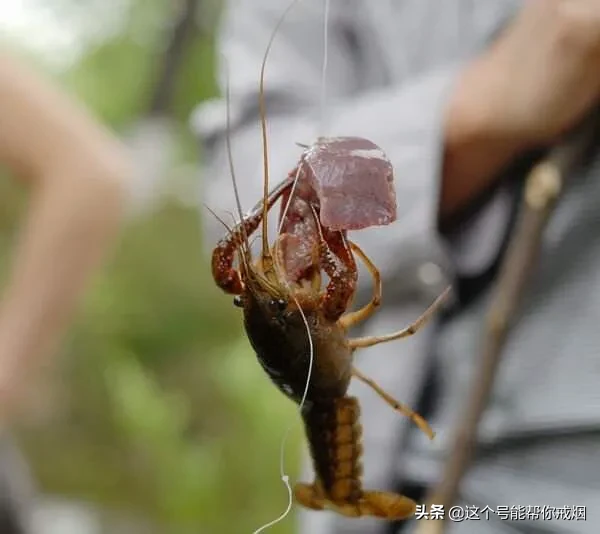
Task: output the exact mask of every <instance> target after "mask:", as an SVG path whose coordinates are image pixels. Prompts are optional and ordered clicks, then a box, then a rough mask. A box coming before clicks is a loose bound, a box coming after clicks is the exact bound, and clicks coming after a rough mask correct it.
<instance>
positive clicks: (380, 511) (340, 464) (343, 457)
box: [294, 397, 416, 520]
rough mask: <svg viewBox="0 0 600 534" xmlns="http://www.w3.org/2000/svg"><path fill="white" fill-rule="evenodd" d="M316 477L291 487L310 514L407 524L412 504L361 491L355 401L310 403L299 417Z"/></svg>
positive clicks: (383, 493) (399, 497) (398, 497)
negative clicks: (327, 512)
mask: <svg viewBox="0 0 600 534" xmlns="http://www.w3.org/2000/svg"><path fill="white" fill-rule="evenodd" d="M303 419H304V426H305V429H306V435H307V437H308V442H309V448H310V453H311V456H312V459H313V463H314V467H315V473H316V478H315V482H314V483H313V484H296V486H295V488H294V494H295V496H296V500H297V501H298V502H299V503H300V504H302V505H303V506H305V507H307V508H310V509H313V510H324V509H326V508H328V509H331V510H334V511H336V512H338V513H339V514H342V515H345V516H348V517H360V516H374V517H380V518H385V519H396V520H397V519H407V518H409V517H411V516H412V515H413V514H414V513H415V511H416V503H415V502H414V501H413V500H412V499H409V498H408V497H404V496H403V495H398V494H395V493H390V492H386V491H368V490H364V489H363V487H362V463H361V457H362V444H361V437H362V426H361V424H360V421H359V419H360V406H359V404H358V399H356V398H355V397H342V398H337V399H331V400H328V401H325V402H320V403H315V404H313V405H312V406H311V407H310V409H308V408H307V410H306V411H305V412H304V414H303Z"/></svg>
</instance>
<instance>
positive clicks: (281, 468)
mask: <svg viewBox="0 0 600 534" xmlns="http://www.w3.org/2000/svg"><path fill="white" fill-rule="evenodd" d="M324 18H325V21H324V30H323V32H324V50H323V68H322V81H321V104H320V105H321V127H320V129H321V130H323V129H324V123H325V120H324V116H325V103H326V91H325V78H326V73H327V55H328V44H327V42H328V40H329V39H328V32H329V30H328V28H329V0H325V17H324ZM301 168H302V163H300V165H298V170H297V171H296V176H295V177H294V183H293V185H292V189H291V190H290V195H289V197H288V201H287V203H286V206H285V208H284V210H283V213H282V216H281V223H280V225H279V229H278V231H277V234H280V233H281V229H282V225H283V221H284V220H285V217H286V215H287V212H288V210H289V207H290V204H291V201H292V198H293V195H294V193H295V190H296V186H297V184H298V180H299V178H300V171H301ZM292 298H293V300H294V302H295V304H296V306H297V308H298V311H299V312H300V315H301V316H302V321H303V323H304V326H305V327H306V334H307V336H308V344H309V364H308V373H307V376H306V384H305V386H304V393H303V394H302V399H301V400H300V404H299V406H298V413H299V414H300V415H302V410H303V409H304V405H305V404H306V398H307V396H308V388H309V387H310V380H311V376H312V368H313V361H314V345H313V340H312V336H311V333H310V325H309V324H308V319H307V318H306V315H305V313H304V311H303V310H302V308H301V307H300V303H299V302H298V299H297V298H296V297H295V296H294V295H293V294H292ZM293 425H294V423H291V424H290V426H289V427H288V428H287V430H286V431H285V434H284V435H283V437H282V439H281V445H280V454H279V474H280V476H281V481H282V482H283V484H284V485H285V487H286V489H287V493H288V504H287V506H286V509H285V510H284V511H283V513H282V514H281V515H279V517H277V518H275V519H274V520H272V521H270V522H268V523H266V524H265V525H263V526H262V527H260V528H259V529H257V530H255V531H254V532H253V534H260V533H261V532H263V531H264V530H267V529H268V528H271V527H272V526H275V525H276V524H277V523H280V522H281V521H283V520H284V519H285V518H286V517H287V516H288V514H289V513H290V511H291V509H292V505H293V495H292V488H291V486H290V477H289V476H288V475H287V474H286V472H285V446H286V443H287V439H288V437H289V434H290V432H291V431H292V428H293Z"/></svg>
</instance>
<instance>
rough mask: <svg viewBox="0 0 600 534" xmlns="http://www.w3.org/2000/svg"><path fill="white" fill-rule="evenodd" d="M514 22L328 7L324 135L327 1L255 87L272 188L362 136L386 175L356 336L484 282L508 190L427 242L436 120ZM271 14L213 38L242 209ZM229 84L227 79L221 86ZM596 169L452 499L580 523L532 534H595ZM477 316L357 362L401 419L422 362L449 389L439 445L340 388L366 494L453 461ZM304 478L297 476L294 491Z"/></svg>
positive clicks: (444, 8) (209, 167)
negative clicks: (395, 403) (555, 514)
mask: <svg viewBox="0 0 600 534" xmlns="http://www.w3.org/2000/svg"><path fill="white" fill-rule="evenodd" d="M519 5H520V2H518V1H516V0H486V1H481V0H479V1H474V0H444V1H443V2H440V1H434V0H369V1H368V2H367V1H364V0H363V1H359V0H344V1H333V2H331V12H330V26H329V40H328V45H329V55H328V72H327V85H326V87H327V106H326V114H325V121H323V116H322V115H321V114H320V107H319V102H320V98H321V65H322V54H323V32H322V26H323V2H322V1H321V0H319V1H316V0H305V1H304V2H300V3H299V4H298V5H296V6H295V7H294V9H293V10H292V12H290V14H289V17H288V19H287V20H286V22H284V24H283V25H282V27H281V29H280V32H279V34H278V35H277V37H276V39H275V41H274V44H273V48H272V53H271V55H270V58H269V62H268V65H267V68H266V80H265V88H266V96H267V108H268V129H269V162H270V176H271V177H272V180H273V184H274V183H276V182H278V181H280V180H281V179H282V178H283V177H284V176H286V174H287V173H288V172H289V171H290V170H291V169H292V168H293V167H294V165H295V163H296V162H297V160H298V157H299V155H300V151H301V149H300V148H299V147H298V146H297V145H296V144H295V143H296V142H301V143H310V142H311V141H312V140H314V139H315V138H316V137H317V136H318V135H323V134H326V135H357V136H361V137H366V138H368V139H370V140H372V141H374V142H375V143H377V144H378V145H379V146H381V147H382V148H383V149H384V150H385V152H386V153H387V155H388V156H389V157H390V159H391V161H392V163H393V164H394V168H395V175H396V190H397V198H398V215H399V216H398V221H397V222H396V223H394V224H393V225H391V226H389V227H385V228H373V229H369V230H363V231H361V232H357V233H356V234H355V235H353V236H352V239H353V240H355V241H356V242H358V244H359V245H361V246H362V248H363V249H364V250H365V251H366V252H367V254H368V255H369V256H370V257H371V258H372V259H373V261H374V262H375V263H376V264H377V266H378V267H379V268H380V270H381V272H382V276H383V283H384V304H383V306H382V309H381V310H380V311H379V312H378V313H377V314H376V317H375V318H374V319H373V320H372V321H370V322H369V323H368V324H367V325H366V326H365V329H364V331H363V332H362V333H363V334H374V333H387V332H390V331H393V330H397V329H398V328H400V327H402V326H404V325H406V324H408V323H410V322H412V321H413V320H414V319H415V318H416V317H417V316H419V315H420V314H421V313H422V311H423V310H424V309H425V307H426V306H427V305H428V304H429V303H430V302H431V301H432V300H433V298H435V296H436V295H437V294H438V293H439V292H440V291H441V289H442V288H443V287H444V285H445V284H446V283H447V282H448V281H452V279H453V278H454V277H455V276H458V275H470V274H477V273H478V272H481V271H482V270H483V269H485V268H486V267H487V265H488V264H489V262H490V261H491V259H492V258H493V257H494V256H495V254H496V252H497V250H498V247H499V246H500V240H501V236H502V234H503V229H504V228H505V227H506V225H507V221H508V217H509V213H510V210H511V203H510V200H509V195H508V194H507V192H506V191H505V190H503V189H499V190H498V192H497V194H496V195H495V196H494V198H493V199H492V200H491V201H490V202H489V203H488V205H487V206H486V207H485V209H484V210H483V211H482V212H481V213H480V214H479V215H478V217H477V218H475V219H474V220H472V221H470V224H469V225H468V226H467V227H466V228H465V230H464V231H463V232H462V234H461V236H460V238H459V239H456V240H453V241H452V242H448V241H447V240H444V239H443V238H442V237H441V236H440V235H439V234H438V233H437V231H436V227H435V219H436V210H437V192H438V187H439V179H440V178H439V175H440V165H441V156H442V150H443V143H442V130H443V120H444V110H445V105H446V103H447V99H448V96H449V94H450V93H451V91H452V86H453V83H454V82H455V80H456V78H457V74H458V73H459V72H460V69H461V67H462V65H463V64H464V63H465V62H466V61H468V60H469V59H470V58H471V57H472V56H473V55H474V54H477V53H478V52H479V51H481V50H482V49H483V48H484V47H485V46H486V45H487V44H488V43H489V42H490V40H491V39H492V38H493V37H494V35H495V33H496V32H497V31H498V30H499V29H500V28H502V26H503V25H504V24H505V23H506V22H507V21H509V20H510V18H511V17H512V16H513V15H514V13H515V10H516V9H518V7H519ZM283 9H285V6H284V5H283V4H282V3H281V2H275V1H273V0H252V1H248V0H246V1H230V2H228V9H227V10H226V12H225V15H224V18H223V22H222V28H221V33H220V38H219V48H220V50H221V52H222V53H223V55H224V56H225V57H226V59H227V64H228V69H229V72H230V78H231V80H230V82H231V113H232V143H233V151H234V162H235V166H236V170H237V179H238V183H239V185H240V189H241V196H242V202H243V203H244V208H246V209H247V208H249V207H251V206H252V205H253V204H254V203H255V202H256V201H257V200H258V199H259V198H260V195H261V190H262V177H263V171H262V152H261V140H260V130H259V120H258V117H259V114H258V80H259V72H260V62H261V60H262V56H263V54H264V51H265V47H266V44H267V41H268V39H269V37H270V34H271V32H272V30H273V28H274V27H275V25H276V23H277V20H278V18H279V16H280V15H281V13H282V11H283ZM224 68H225V63H223V64H222V69H221V84H222V86H223V87H224V80H225V75H224V72H225V70H224ZM224 106H225V104H224V101H223V100H222V99H217V100H214V101H210V102H205V103H203V104H202V105H201V106H200V107H199V108H198V110H197V111H196V113H195V114H194V116H193V118H192V125H193V127H194V128H195V130H196V132H197V133H198V135H199V136H200V138H201V139H202V140H203V142H204V143H203V144H204V148H205V153H204V155H205V158H206V160H205V164H206V165H205V172H204V173H203V178H202V180H201V187H202V197H203V201H204V202H205V203H207V204H208V205H210V206H211V207H212V208H213V209H215V210H217V211H220V210H221V211H224V210H230V211H231V210H233V207H234V201H233V193H232V188H231V182H230V178H229V175H228V167H227V160H226V152H225V142H224V135H225V107H224ZM598 170H599V169H598V160H596V163H595V164H593V165H591V166H590V168H588V169H587V170H586V172H584V173H582V174H581V176H578V177H575V178H576V179H575V180H574V181H573V184H572V187H571V188H570V189H569V190H568V191H567V193H566V195H565V196H564V198H563V200H562V201H561V204H560V205H559V207H558V210H557V212H556V214H555V216H554V217H553V219H552V221H551V223H550V226H549V228H548V231H547V233H546V236H545V239H544V244H543V251H542V256H541V258H540V263H539V267H538V272H537V274H536V276H535V280H534V281H533V283H532V285H531V287H529V288H528V294H527V298H526V304H525V309H524V311H523V313H522V316H521V317H520V319H519V322H518V326H517V328H516V329H515V331H514V332H513V333H512V334H511V337H510V340H509V342H508V345H507V347H506V358H505V362H504V364H503V366H502V368H501V371H500V376H499V377H498V381H497V384H496V386H495V389H494V392H493V396H492V400H491V402H490V405H489V408H488V410H487V412H486V414H485V417H484V420H483V423H482V427H481V435H480V440H481V443H482V445H484V446H485V445H487V446H489V448H487V449H486V450H487V451H489V452H487V453H486V455H485V456H483V457H482V458H481V459H480V460H478V461H477V462H476V464H475V465H474V467H473V468H472V469H471V470H470V471H469V473H468V475H467V476H466V479H465V484H464V488H463V494H462V497H463V499H464V501H465V502H467V503H469V504H476V505H479V506H481V507H483V506H485V505H489V506H490V507H492V508H493V507H494V506H511V505H553V506H565V505H573V504H576V505H587V506H588V514H587V515H588V519H587V522H585V523H584V522H570V521H556V520H555V521H552V522H550V523H544V524H541V523H540V524H539V526H540V527H542V526H543V527H544V528H546V529H547V531H548V532H574V533H575V532H577V533H585V532H590V533H591V532H598V528H599V527H600V512H598V511H597V509H598V508H599V506H600V452H599V451H600V438H599V437H598V436H599V435H600V434H599V433H598V432H600V390H599V384H600V358H598V352H599V348H598V347H600V339H599V338H600V335H599V327H598V325H599V324H600V292H599V291H598V288H599V287H600V284H599V282H600V280H599V279H600V240H599V237H598V231H599V230H600V217H599V216H598V211H597V206H598V201H599V200H600V181H599V180H598V179H597V178H598V174H599V173H598ZM203 225H204V228H205V231H206V244H207V248H208V247H210V246H211V245H212V243H214V242H215V240H216V239H218V238H219V237H221V236H222V227H220V226H219V225H218V223H216V222H215V221H214V220H213V219H212V218H211V217H210V216H208V217H204V218H203ZM359 280H362V282H361V284H360V286H361V289H360V294H359V299H360V298H362V299H364V298H368V293H369V291H370V284H369V283H368V280H369V278H368V275H367V273H366V272H364V271H361V272H360V278H359ZM487 300H488V296H487V295H484V296H483V297H482V298H480V299H479V300H478V301H477V302H476V303H475V304H474V305H473V306H471V307H470V308H469V309H467V310H465V311H464V312H463V313H461V314H459V315H458V316H457V317H456V318H455V319H453V320H452V321H451V322H450V323H448V324H446V325H444V327H443V329H442V330H441V331H440V332H438V333H437V335H436V336H435V337H432V336H431V334H432V329H431V327H429V328H428V329H426V330H424V331H422V332H419V334H418V335H416V336H414V337H413V338H410V339H408V340H405V341H399V342H395V343H390V344H384V345H380V346H378V347H374V348H371V349H367V350H365V351H364V352H362V353H357V358H356V364H357V367H359V368H360V369H361V370H362V371H363V372H364V373H365V374H368V375H369V376H371V377H372V378H373V379H375V380H376V381H377V382H378V383H379V384H380V385H381V386H382V387H383V388H384V389H386V390H387V391H388V392H389V393H391V394H392V395H394V396H396V397H397V398H398V399H399V400H401V401H403V402H405V403H408V404H412V405H414V404H415V402H416V399H417V397H418V395H419V392H420V391H421V389H422V387H423V380H424V377H425V373H426V367H427V364H428V355H429V354H431V353H432V351H431V350H430V349H431V348H432V346H433V348H434V351H433V352H435V353H436V354H437V355H438V358H437V360H436V362H435V365H436V366H438V367H437V368H438V370H439V373H440V375H441V376H442V377H443V383H442V387H441V402H439V403H438V406H439V407H438V409H437V410H436V413H435V414H434V417H433V419H432V420H430V422H431V424H432V425H433V426H434V428H435V430H436V431H437V432H438V436H437V439H436V440H435V441H434V442H433V443H431V442H429V441H427V440H426V438H425V437H424V436H421V435H420V434H419V433H418V432H414V431H413V429H412V427H411V426H410V425H409V424H408V423H407V421H405V420H404V419H402V418H401V417H400V416H399V415H397V414H396V413H395V412H393V411H392V410H391V409H390V408H389V407H388V406H387V405H385V404H384V403H383V402H382V401H381V400H380V399H379V398H377V397H376V396H375V395H374V394H373V393H372V392H371V391H369V390H367V389H366V388H365V387H364V386H362V385H361V384H353V385H352V386H351V393H352V394H354V395H357V396H358V397H359V398H360V400H361V404H362V406H363V413H364V415H363V424H364V433H365V439H364V441H365V443H364V446H365V486H366V487H370V488H385V487H389V486H390V485H391V484H392V481H393V479H394V478H395V477H396V476H399V477H401V478H402V479H409V480H410V479H412V480H415V481H420V482H422V483H424V484H430V483H432V482H434V481H435V480H436V479H437V477H438V476H439V473H440V465H441V464H440V460H441V452H442V451H444V450H446V449H447V447H448V446H449V441H448V438H449V436H450V434H449V431H450V430H451V428H452V426H453V424H454V422H455V421H456V418H457V417H460V411H461V407H462V403H463V402H464V396H465V393H466V391H467V389H468V384H469V380H470V376H471V373H472V371H473V369H474V366H475V362H476V360H477V359H478V357H479V355H480V350H479V345H480V337H479V336H480V332H481V327H482V325H481V320H482V317H483V315H484V310H485V308H486V305H487ZM559 435H564V437H560V438H559ZM536 436H546V437H545V439H542V440H537V439H535V438H536ZM521 438H523V439H521ZM509 442H510V443H511V446H510V447H505V446H504V444H507V443H509ZM400 443H404V445H403V446H402V450H399V444H400ZM515 444H518V445H515ZM310 477H311V475H310V471H308V470H307V471H306V473H305V474H304V476H303V478H304V479H306V480H310ZM594 507H595V508H596V510H594ZM302 521H303V523H302V525H303V526H302V528H301V531H302V532H303V533H304V532H307V533H314V534H318V533H321V532H323V533H329V532H347V533H351V532H364V533H379V532H383V530H382V528H383V527H382V522H381V521H371V520H361V521H355V520H344V519H341V518H338V517H337V516H335V515H334V514H330V513H324V512H323V513H308V512H307V513H304V514H303V516H302ZM453 527H454V530H452V532H454V531H456V532H460V533H463V532H470V531H471V530H473V529H474V531H476V532H479V533H482V534H483V533H485V532H486V531H489V532H504V531H506V532H514V531H515V530H505V529H508V528H509V525H508V522H504V521H502V522H498V521H495V522H494V521H478V522H468V521H465V522H462V523H455V524H454V525H453ZM513 527H514V525H513ZM515 528H516V527H515ZM519 528H520V527H519ZM336 529H337V530H336ZM552 529H556V530H552Z"/></svg>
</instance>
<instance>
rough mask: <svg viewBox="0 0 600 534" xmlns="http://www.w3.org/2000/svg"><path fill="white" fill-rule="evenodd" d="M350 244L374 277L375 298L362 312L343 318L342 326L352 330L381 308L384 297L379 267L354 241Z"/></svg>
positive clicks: (349, 314) (351, 313) (357, 311)
mask: <svg viewBox="0 0 600 534" xmlns="http://www.w3.org/2000/svg"><path fill="white" fill-rule="evenodd" d="M348 244H349V245H350V248H352V250H353V251H354V252H356V254H357V256H358V257H359V258H360V259H361V260H362V261H363V262H364V264H365V265H366V266H367V269H368V270H369V272H370V273H371V276H372V277H373V284H374V287H373V297H372V298H371V301H370V302H369V303H368V304H367V305H366V306H364V307H363V308H361V309H360V310H356V311H353V312H350V313H347V314H346V315H344V316H342V318H341V319H340V324H341V326H342V327H343V328H346V329H348V328H351V327H352V326H354V325H355V324H357V323H360V322H361V321H364V320H366V319H368V318H369V317H370V316H371V315H373V313H374V312H375V310H376V309H377V308H379V306H380V304H381V295H382V288H381V275H380V274H379V270H378V269H377V267H375V264H374V263H373V262H372V261H371V260H370V259H369V257H368V256H367V255H366V254H365V253H364V252H363V250H362V249H361V248H360V247H359V246H358V245H357V244H356V243H353V242H352V241H348Z"/></svg>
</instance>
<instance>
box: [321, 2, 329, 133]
mask: <svg viewBox="0 0 600 534" xmlns="http://www.w3.org/2000/svg"><path fill="white" fill-rule="evenodd" d="M329 3H330V0H325V5H324V8H323V9H324V13H323V64H322V66H321V101H320V111H319V115H320V123H321V124H320V127H319V129H320V130H321V134H325V133H326V126H327V121H326V113H325V110H326V104H327V67H328V64H329Z"/></svg>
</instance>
